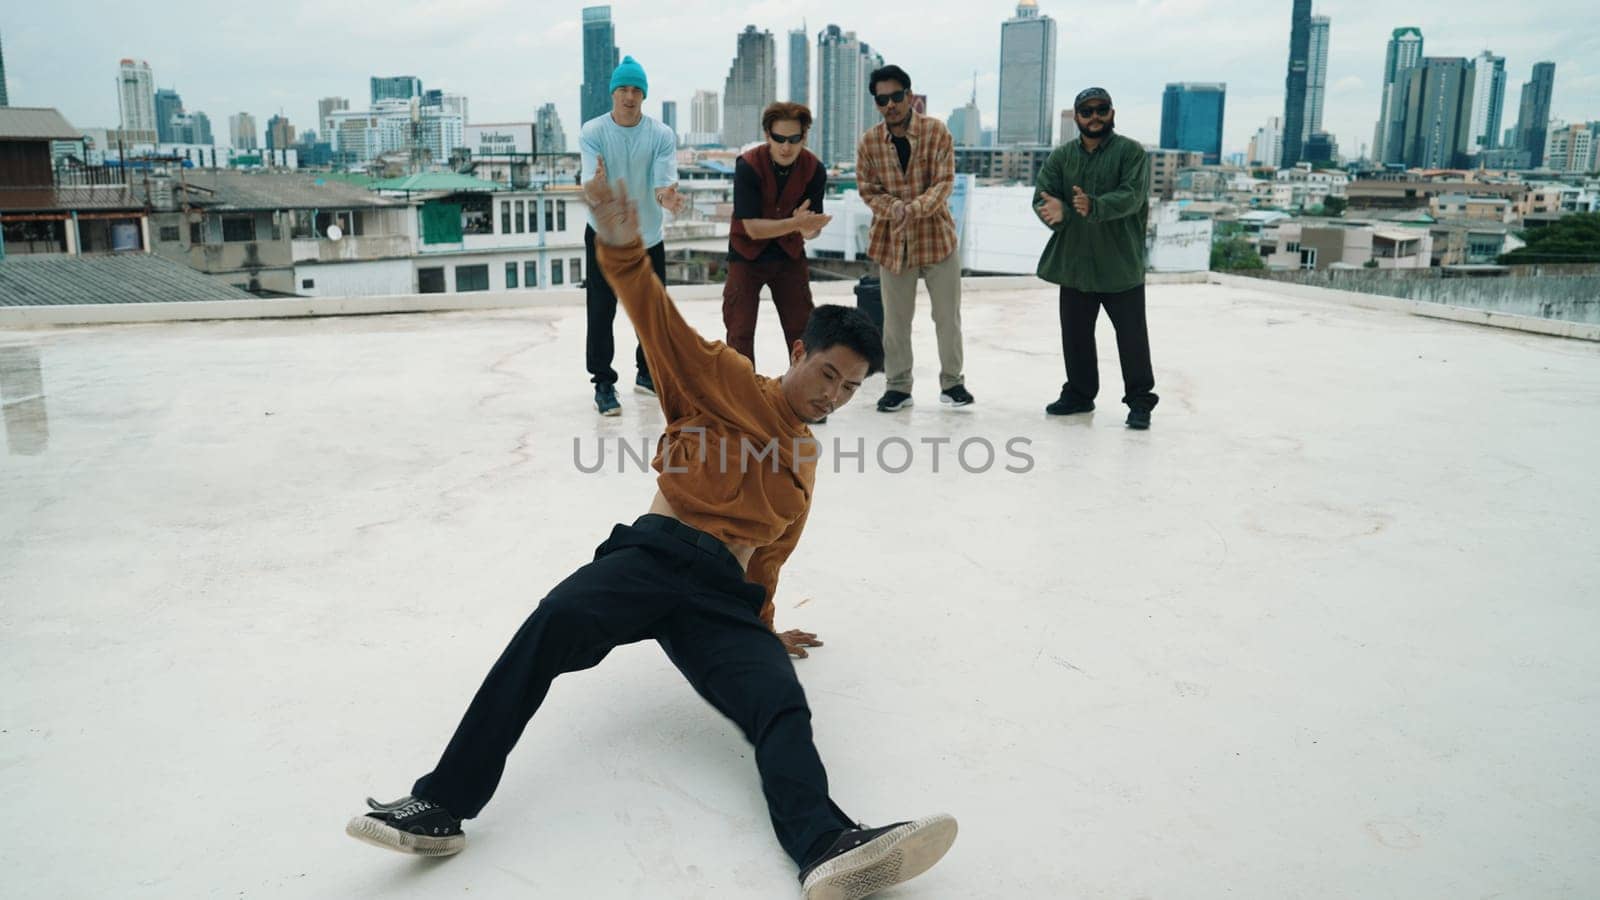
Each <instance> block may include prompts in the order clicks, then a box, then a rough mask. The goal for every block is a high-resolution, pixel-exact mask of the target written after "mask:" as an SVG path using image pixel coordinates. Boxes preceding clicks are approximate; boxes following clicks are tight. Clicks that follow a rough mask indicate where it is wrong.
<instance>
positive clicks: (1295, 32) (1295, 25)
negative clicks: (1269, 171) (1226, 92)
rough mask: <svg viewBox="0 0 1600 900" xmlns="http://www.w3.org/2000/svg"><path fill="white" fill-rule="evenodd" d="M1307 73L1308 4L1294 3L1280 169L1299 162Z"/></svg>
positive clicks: (1300, 0)
mask: <svg viewBox="0 0 1600 900" xmlns="http://www.w3.org/2000/svg"><path fill="white" fill-rule="evenodd" d="M1310 70H1311V0H1294V9H1293V12H1292V13H1291V14H1290V19H1289V71H1288V74H1287V75H1285V76H1284V79H1283V158H1282V161H1281V162H1280V163H1279V164H1280V165H1281V166H1283V168H1285V169H1288V168H1292V167H1293V166H1294V164H1295V163H1297V162H1299V161H1300V148H1301V146H1302V144H1304V142H1305V136H1306V84H1307V81H1308V80H1309V78H1310V74H1311V72H1310Z"/></svg>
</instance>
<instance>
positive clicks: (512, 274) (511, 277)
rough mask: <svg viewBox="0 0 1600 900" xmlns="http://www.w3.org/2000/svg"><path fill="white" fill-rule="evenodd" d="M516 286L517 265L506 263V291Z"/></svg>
mask: <svg viewBox="0 0 1600 900" xmlns="http://www.w3.org/2000/svg"><path fill="white" fill-rule="evenodd" d="M519 221H520V220H519ZM516 286H517V264H516V263H514V262H508V263H506V290H508V291H509V290H511V289H512V288H514V287H516Z"/></svg>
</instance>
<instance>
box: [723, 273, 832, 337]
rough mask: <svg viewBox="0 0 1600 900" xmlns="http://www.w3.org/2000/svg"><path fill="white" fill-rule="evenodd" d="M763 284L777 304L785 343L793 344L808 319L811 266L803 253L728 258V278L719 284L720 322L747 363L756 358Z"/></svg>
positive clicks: (810, 307) (809, 315) (773, 301)
mask: <svg viewBox="0 0 1600 900" xmlns="http://www.w3.org/2000/svg"><path fill="white" fill-rule="evenodd" d="M763 287H765V288H767V290H768V292H770V293H771V294H772V303H773V305H774V306H776V307H778V323H779V324H780V325H782V326H783V342H784V346H785V347H793V346H794V342H795V341H798V340H800V335H801V334H802V333H803V332H804V331H805V330H806V322H808V321H810V319H811V309H812V305H811V266H810V265H809V264H808V263H807V262H806V259H805V257H801V258H799V259H788V258H785V259H781V260H773V261H771V262H746V261H744V260H735V261H733V262H730V263H729V264H728V280H727V281H726V282H725V283H724V284H723V286H722V324H723V325H725V326H727V329H728V338H727V344H728V346H729V347H732V348H733V349H735V350H737V351H739V352H740V353H742V354H744V357H745V358H746V359H748V360H750V362H751V363H754V362H755V361H756V353H755V344H756V314H757V313H758V312H759V311H760V309H761V289H762V288H763Z"/></svg>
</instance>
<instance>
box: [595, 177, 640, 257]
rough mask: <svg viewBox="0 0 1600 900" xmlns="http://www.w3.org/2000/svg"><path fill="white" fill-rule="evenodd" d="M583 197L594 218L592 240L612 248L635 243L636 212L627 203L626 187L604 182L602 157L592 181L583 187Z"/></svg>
mask: <svg viewBox="0 0 1600 900" xmlns="http://www.w3.org/2000/svg"><path fill="white" fill-rule="evenodd" d="M583 196H584V199H585V200H587V201H588V203H589V211H590V213H591V214H592V215H593V216H594V236H595V237H596V238H597V239H598V240H599V241H600V242H601V243H602V244H609V245H610V246H613V247H621V246H624V245H626V244H631V243H633V242H634V241H636V240H638V239H639V210H638V209H637V208H636V207H635V206H634V205H633V202H632V201H630V200H629V199H628V185H627V184H626V183H624V182H622V181H618V182H617V183H616V185H615V186H613V185H612V184H610V183H609V182H608V181H607V180H606V161H605V158H604V157H601V158H599V159H597V160H595V165H594V177H592V178H590V179H589V180H588V181H586V182H584V183H583Z"/></svg>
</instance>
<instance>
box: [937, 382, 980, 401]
mask: <svg viewBox="0 0 1600 900" xmlns="http://www.w3.org/2000/svg"><path fill="white" fill-rule="evenodd" d="M939 402H940V403H948V404H950V405H951V406H971V405H972V394H970V393H968V392H967V386H966V385H964V384H958V385H956V386H955V387H953V388H950V389H949V390H944V391H940V392H939Z"/></svg>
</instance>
